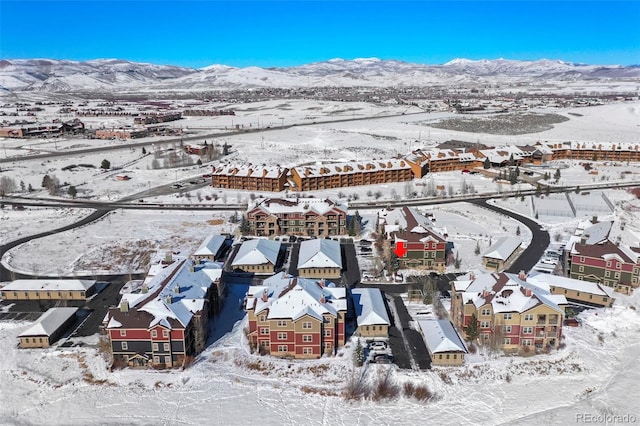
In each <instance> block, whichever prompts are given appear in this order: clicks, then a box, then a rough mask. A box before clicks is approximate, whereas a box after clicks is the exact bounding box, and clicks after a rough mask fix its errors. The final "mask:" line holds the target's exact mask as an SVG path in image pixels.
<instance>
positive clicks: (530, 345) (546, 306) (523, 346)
mask: <svg viewBox="0 0 640 426" xmlns="http://www.w3.org/2000/svg"><path fill="white" fill-rule="evenodd" d="M461 278H462V277H461ZM464 278H466V279H459V280H457V281H452V282H451V290H452V297H451V319H452V322H453V324H454V325H455V326H456V327H457V328H458V330H459V331H460V332H461V333H462V335H463V336H465V338H467V337H468V336H467V332H466V327H467V326H468V325H469V324H470V323H471V321H472V319H473V318H475V319H476V321H477V328H478V330H479V340H480V343H482V344H488V345H491V346H493V347H496V348H500V349H502V350H504V351H506V352H521V353H526V352H530V351H540V350H545V349H557V348H558V345H559V344H560V339H561V337H562V325H563V321H564V308H565V306H566V305H567V299H566V298H565V297H564V296H563V295H553V294H551V293H550V292H547V291H545V290H544V289H541V288H539V287H537V286H535V285H532V284H530V283H527V281H526V276H525V275H524V274H520V275H515V274H508V273H504V272H501V273H493V274H483V275H479V276H478V277H475V276H469V277H464Z"/></svg>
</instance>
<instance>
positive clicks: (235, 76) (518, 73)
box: [0, 57, 640, 92]
mask: <svg viewBox="0 0 640 426" xmlns="http://www.w3.org/2000/svg"><path fill="white" fill-rule="evenodd" d="M628 78H632V79H640V67H639V66H638V65H630V66H622V65H589V64H580V63H572V62H566V61H562V60H554V59H538V60H511V59H504V58H498V59H480V60H471V59H465V58H455V59H452V60H451V61H448V62H446V63H444V64H437V65H428V64H420V63H414V62H406V61H400V60H394V59H379V58H373V57H372V58H355V59H341V58H333V59H329V60H327V61H320V62H312V63H308V64H304V65H299V66H293V67H257V66H250V67H242V68H240V67H232V66H228V65H223V64H213V65H209V66H206V67H202V68H190V67H181V66H175V65H156V64H150V63H143V62H133V61H128V60H124V59H117V58H109V59H92V60H88V61H70V60H58V59H46V58H36V59H2V60H0V90H3V91H44V92H69V91H103V90H116V91H117V90H144V91H149V90H150V91H153V90H207V89H238V88H251V87H274V88H275V87H281V88H292V87H318V86H327V87H332V86H335V87H352V86H371V87H391V86H424V85H439V84H464V83H473V82H477V83H492V82H499V81H502V82H518V81H533V82H535V81H545V80H553V81H576V80H581V79H584V80H608V81H610V80H616V79H628Z"/></svg>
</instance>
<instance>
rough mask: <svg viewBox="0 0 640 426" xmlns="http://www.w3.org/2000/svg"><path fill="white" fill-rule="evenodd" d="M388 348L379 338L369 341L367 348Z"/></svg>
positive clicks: (378, 349)
mask: <svg viewBox="0 0 640 426" xmlns="http://www.w3.org/2000/svg"><path fill="white" fill-rule="evenodd" d="M388 348H389V346H388V345H387V343H386V342H383V341H381V340H375V341H373V342H371V343H369V350H371V351H386V350H387V349H388Z"/></svg>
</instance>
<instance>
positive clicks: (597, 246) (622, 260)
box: [564, 221, 640, 294]
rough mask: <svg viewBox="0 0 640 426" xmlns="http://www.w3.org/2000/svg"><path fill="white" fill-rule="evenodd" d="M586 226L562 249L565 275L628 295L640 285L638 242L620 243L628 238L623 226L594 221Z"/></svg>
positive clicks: (622, 224)
mask: <svg viewBox="0 0 640 426" xmlns="http://www.w3.org/2000/svg"><path fill="white" fill-rule="evenodd" d="M589 225H590V226H583V227H582V229H581V230H580V231H579V235H576V236H575V237H573V238H571V239H570V240H569V242H568V243H567V245H566V247H565V253H564V257H565V262H566V263H565V270H566V271H567V275H569V276H570V277H571V278H575V279H578V280H583V281H589V282H593V283H597V284H602V285H604V286H606V287H611V288H613V289H614V290H615V291H617V292H619V293H624V294H630V293H631V292H632V291H633V289H636V288H638V285H640V284H639V283H640V245H639V244H638V241H627V243H625V242H624V241H621V240H623V237H624V238H627V239H628V238H630V237H631V235H630V234H629V233H626V232H624V228H625V224H624V223H618V222H613V221H602V222H597V221H596V223H591V224H589ZM629 244H633V246H632V245H629Z"/></svg>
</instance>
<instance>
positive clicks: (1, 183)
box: [0, 176, 16, 197]
mask: <svg viewBox="0 0 640 426" xmlns="http://www.w3.org/2000/svg"><path fill="white" fill-rule="evenodd" d="M15 190H16V182H15V181H14V180H13V179H11V178H10V177H9V176H2V177H1V178H0V196H3V197H4V196H5V195H7V194H9V193H11V192H13V191H15Z"/></svg>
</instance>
